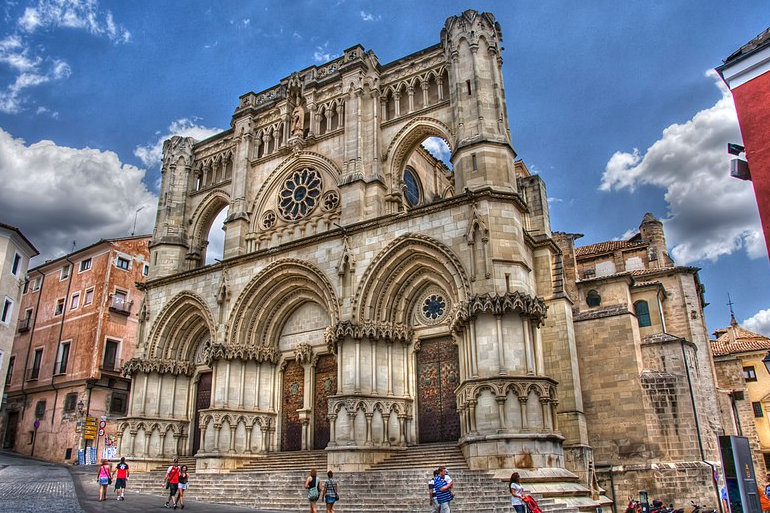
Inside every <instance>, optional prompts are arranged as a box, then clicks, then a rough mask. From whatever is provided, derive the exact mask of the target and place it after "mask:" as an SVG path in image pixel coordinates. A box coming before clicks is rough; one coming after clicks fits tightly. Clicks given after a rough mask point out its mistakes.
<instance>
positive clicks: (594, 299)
mask: <svg viewBox="0 0 770 513" xmlns="http://www.w3.org/2000/svg"><path fill="white" fill-rule="evenodd" d="M586 303H588V306H591V307H593V306H599V305H600V304H602V296H600V295H599V293H598V292H596V291H595V290H589V291H588V294H586Z"/></svg>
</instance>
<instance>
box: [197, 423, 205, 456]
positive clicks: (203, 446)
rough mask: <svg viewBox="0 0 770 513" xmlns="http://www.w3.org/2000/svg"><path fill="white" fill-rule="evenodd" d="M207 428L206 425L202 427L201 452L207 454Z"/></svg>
mask: <svg viewBox="0 0 770 513" xmlns="http://www.w3.org/2000/svg"><path fill="white" fill-rule="evenodd" d="M206 427H207V425H205V424H204V425H203V426H201V439H200V449H198V450H199V451H200V452H206Z"/></svg>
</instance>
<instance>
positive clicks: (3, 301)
mask: <svg viewBox="0 0 770 513" xmlns="http://www.w3.org/2000/svg"><path fill="white" fill-rule="evenodd" d="M37 255H38V251H37V249H36V248H35V246H34V245H32V243H31V242H30V241H29V240H27V238H26V237H25V236H24V234H22V233H21V231H20V230H19V229H18V228H16V227H15V226H10V225H7V224H4V223H0V376H7V375H8V370H9V369H13V367H14V366H15V365H16V361H15V358H14V357H13V356H12V348H13V338H14V335H15V334H16V324H17V322H18V319H19V302H20V300H21V295H22V291H23V290H22V289H23V288H24V285H25V276H26V275H27V267H28V266H29V261H30V259H31V258H32V257H34V256H37ZM5 385H6V380H5V379H2V380H0V398H2V402H0V439H1V438H2V434H3V424H4V423H3V419H4V418H5V416H6V394H5Z"/></svg>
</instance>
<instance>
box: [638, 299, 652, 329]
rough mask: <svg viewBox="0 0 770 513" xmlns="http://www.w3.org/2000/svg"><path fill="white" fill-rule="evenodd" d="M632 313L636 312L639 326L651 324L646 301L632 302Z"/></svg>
mask: <svg viewBox="0 0 770 513" xmlns="http://www.w3.org/2000/svg"><path fill="white" fill-rule="evenodd" d="M634 313H636V318H637V320H638V321H639V327H640V328H644V327H645V326H652V321H651V320H650V306H649V305H648V304H647V301H637V302H636V303H634Z"/></svg>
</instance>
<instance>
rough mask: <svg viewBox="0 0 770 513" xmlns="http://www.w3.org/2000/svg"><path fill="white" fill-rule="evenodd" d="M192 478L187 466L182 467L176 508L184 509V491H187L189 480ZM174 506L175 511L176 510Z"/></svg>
mask: <svg viewBox="0 0 770 513" xmlns="http://www.w3.org/2000/svg"><path fill="white" fill-rule="evenodd" d="M189 477H190V476H189V475H188V474H187V465H182V468H181V470H180V471H179V495H177V499H176V506H179V507H180V508H182V509H184V491H185V490H187V480H188V478H189ZM176 506H174V509H176Z"/></svg>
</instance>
